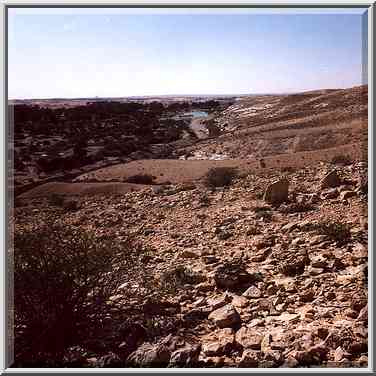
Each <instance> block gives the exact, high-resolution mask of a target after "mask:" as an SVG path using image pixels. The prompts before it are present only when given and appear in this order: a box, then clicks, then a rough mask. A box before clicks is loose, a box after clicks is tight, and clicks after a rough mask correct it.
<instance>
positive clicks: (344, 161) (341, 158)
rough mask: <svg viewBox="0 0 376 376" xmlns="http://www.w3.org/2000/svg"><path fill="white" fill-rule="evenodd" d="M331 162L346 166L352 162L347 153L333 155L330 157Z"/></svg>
mask: <svg viewBox="0 0 376 376" xmlns="http://www.w3.org/2000/svg"><path fill="white" fill-rule="evenodd" d="M331 162H332V163H333V164H338V165H342V166H347V165H350V164H351V163H352V160H351V157H350V156H349V155H344V154H340V155H335V156H334V157H333V158H332V161H331Z"/></svg>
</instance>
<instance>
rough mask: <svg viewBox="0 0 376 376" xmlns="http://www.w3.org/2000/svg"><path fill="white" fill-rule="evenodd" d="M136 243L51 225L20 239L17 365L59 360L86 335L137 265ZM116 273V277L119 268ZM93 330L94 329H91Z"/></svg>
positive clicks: (16, 252) (16, 282)
mask: <svg viewBox="0 0 376 376" xmlns="http://www.w3.org/2000/svg"><path fill="white" fill-rule="evenodd" d="M133 253H134V251H133V243H132V241H131V240H127V241H124V242H123V243H122V244H117V243H115V242H114V241H113V239H102V240H100V241H99V240H98V239H96V238H95V237H94V236H93V235H92V234H90V233H88V232H85V231H82V230H80V229H77V228H70V227H68V226H66V225H64V226H62V225H59V224H57V222H56V221H52V220H48V221H47V222H46V224H45V225H43V226H42V227H39V228H31V229H23V228H21V229H16V231H15V234H14V252H13V256H14V259H13V262H14V309H15V323H16V330H15V360H16V362H18V363H20V364H22V363H25V362H26V364H34V363H35V362H41V361H42V360H43V361H46V359H59V358H61V357H62V353H63V352H64V350H65V349H66V348H67V346H69V345H71V344H72V343H74V342H75V341H76V340H78V338H79V336H80V333H86V334H85V336H86V335H87V330H90V327H91V326H92V320H96V319H97V315H99V314H100V313H101V312H103V308H104V307H105V304H106V300H107V299H108V297H109V296H110V295H111V294H112V293H113V291H114V290H116V288H117V287H118V285H119V284H120V283H122V282H123V280H119V278H121V277H122V276H124V275H125V273H127V272H128V270H129V269H130V266H132V265H133V264H134V261H133V260H132V254H133ZM115 266H116V268H117V272H116V273H111V272H112V271H113V270H114V268H115ZM88 328H89V329H88Z"/></svg>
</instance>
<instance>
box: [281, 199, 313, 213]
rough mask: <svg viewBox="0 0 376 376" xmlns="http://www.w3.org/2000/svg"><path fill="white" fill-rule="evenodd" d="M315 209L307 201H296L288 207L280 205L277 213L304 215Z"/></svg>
mask: <svg viewBox="0 0 376 376" xmlns="http://www.w3.org/2000/svg"><path fill="white" fill-rule="evenodd" d="M314 208H315V207H314V206H313V205H312V204H311V203H310V202H308V201H298V202H294V203H291V204H288V205H281V206H280V207H279V211H280V212H281V213H285V214H291V213H304V212H307V211H311V210H313V209H314Z"/></svg>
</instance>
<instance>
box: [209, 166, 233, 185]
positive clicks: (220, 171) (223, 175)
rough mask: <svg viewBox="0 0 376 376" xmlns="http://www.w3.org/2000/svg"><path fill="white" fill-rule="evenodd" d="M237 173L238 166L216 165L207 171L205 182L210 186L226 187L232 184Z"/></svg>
mask: <svg viewBox="0 0 376 376" xmlns="http://www.w3.org/2000/svg"><path fill="white" fill-rule="evenodd" d="M237 175H238V172H237V169H236V168H232V167H215V168H211V169H210V170H209V171H208V172H207V174H206V175H205V179H204V183H205V185H206V186H207V187H209V188H217V187H226V186H229V185H231V183H232V181H233V180H234V178H235V177H236V176H237Z"/></svg>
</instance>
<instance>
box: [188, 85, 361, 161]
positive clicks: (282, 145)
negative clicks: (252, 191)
mask: <svg viewBox="0 0 376 376" xmlns="http://www.w3.org/2000/svg"><path fill="white" fill-rule="evenodd" d="M367 111H368V86H359V87H354V88H350V89H343V90H321V91H312V92H304V93H299V94H292V95H263V96H252V97H241V98H239V100H238V101H237V102H236V103H235V104H233V105H232V106H229V107H228V108H227V109H225V110H224V111H222V112H221V114H220V115H219V116H218V117H217V118H216V119H215V121H216V124H217V126H218V128H219V129H221V132H222V135H220V136H219V137H218V138H216V139H215V140H214V141H213V140H205V141H202V142H200V143H199V144H196V145H194V146H193V147H189V148H187V149H185V150H182V153H186V154H187V153H189V154H190V155H198V156H200V155H203V156H204V158H205V156H208V155H209V156H210V155H212V154H216V155H222V156H223V158H230V159H231V158H247V159H254V158H263V157H265V156H272V155H278V154H285V153H287V154H290V155H293V154H294V153H296V152H308V151H317V150H322V149H328V148H333V147H338V146H343V145H347V144H357V145H358V147H359V148H360V149H362V150H364V153H365V155H366V153H367Z"/></svg>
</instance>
